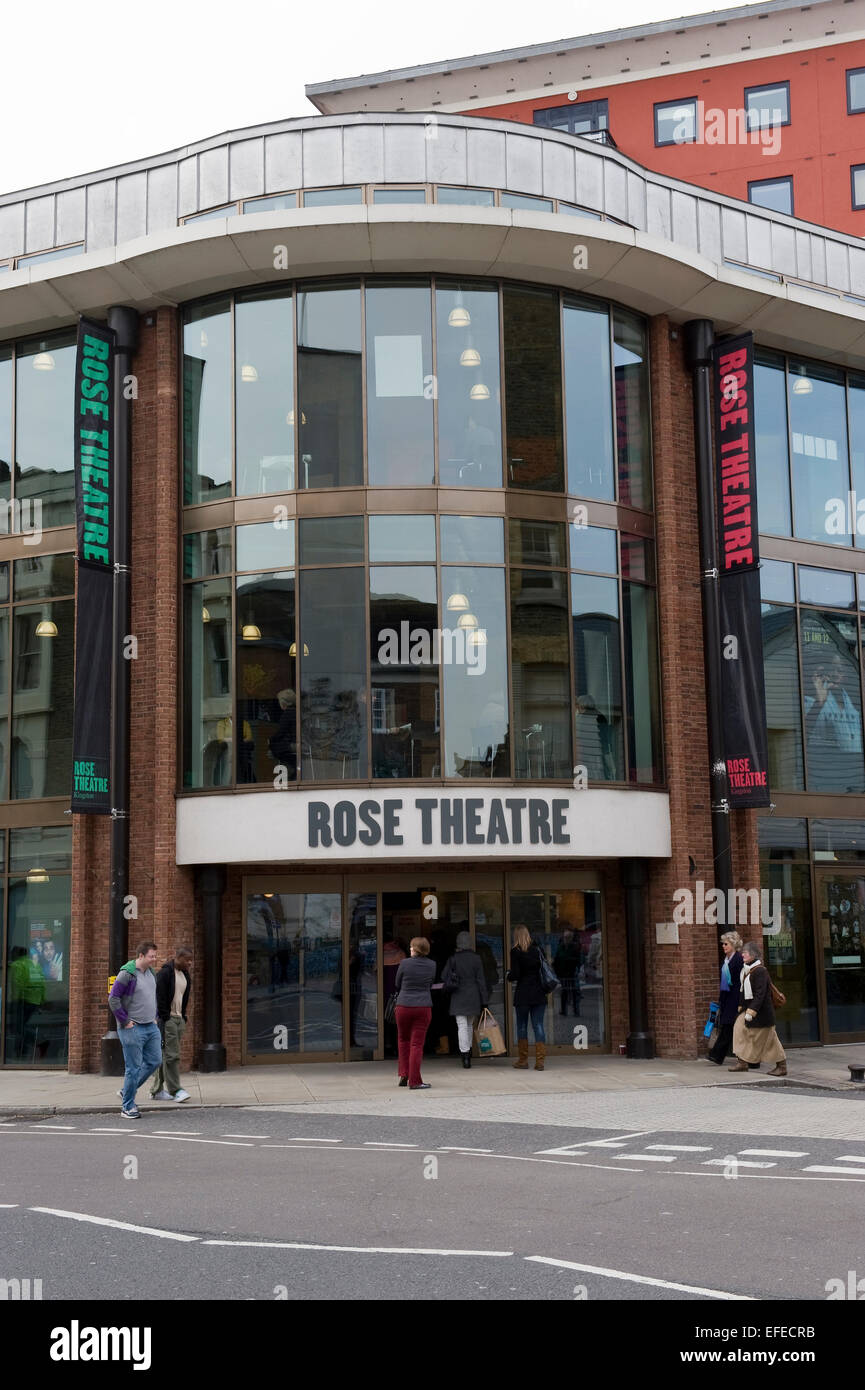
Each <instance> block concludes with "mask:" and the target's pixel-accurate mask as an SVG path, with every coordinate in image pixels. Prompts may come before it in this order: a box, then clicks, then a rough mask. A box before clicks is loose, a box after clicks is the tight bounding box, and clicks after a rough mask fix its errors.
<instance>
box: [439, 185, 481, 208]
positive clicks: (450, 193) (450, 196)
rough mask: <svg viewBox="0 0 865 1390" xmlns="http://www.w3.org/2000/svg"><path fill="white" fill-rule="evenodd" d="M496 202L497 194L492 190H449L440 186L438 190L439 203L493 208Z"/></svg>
mask: <svg viewBox="0 0 865 1390" xmlns="http://www.w3.org/2000/svg"><path fill="white" fill-rule="evenodd" d="M495 201H496V199H495V194H494V193H493V190H492V189H491V188H447V187H445V186H443V185H442V184H439V186H438V188H437V189H436V202H437V203H462V204H469V205H471V206H474V207H481V208H491V207H492V206H493V204H494V203H495Z"/></svg>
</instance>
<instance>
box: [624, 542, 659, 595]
mask: <svg viewBox="0 0 865 1390" xmlns="http://www.w3.org/2000/svg"><path fill="white" fill-rule="evenodd" d="M621 548H622V578H623V579H636V580H639V581H641V582H642V583H644V584H654V583H655V545H654V542H653V541H648V540H644V539H643V537H642V536H629V535H626V534H625V532H622V533H621Z"/></svg>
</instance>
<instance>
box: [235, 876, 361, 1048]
mask: <svg viewBox="0 0 865 1390" xmlns="http://www.w3.org/2000/svg"><path fill="white" fill-rule="evenodd" d="M246 979H247V986H246V1051H247V1054H248V1055H250V1056H266V1057H273V1056H275V1055H276V1056H279V1055H280V1054H279V1053H274V1046H275V1041H276V1039H277V1038H279V1040H280V1047H281V1048H284V1052H283V1053H282V1054H281V1055H283V1056H284V1055H285V1054H288V1055H289V1056H290V1055H291V1054H293V1053H297V1054H301V1055H305V1054H308V1053H311V1052H318V1053H328V1052H331V1053H338V1054H341V1053H342V894H341V893H338V892H337V893H249V894H248V895H247V898H246Z"/></svg>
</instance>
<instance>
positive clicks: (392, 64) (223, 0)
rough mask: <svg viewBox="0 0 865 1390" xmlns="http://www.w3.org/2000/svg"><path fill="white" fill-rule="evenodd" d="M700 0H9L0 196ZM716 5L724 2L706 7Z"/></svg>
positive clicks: (673, 11)
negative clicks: (421, 71)
mask: <svg viewBox="0 0 865 1390" xmlns="http://www.w3.org/2000/svg"><path fill="white" fill-rule="evenodd" d="M726 7H727V8H732V5H728V6H726ZM710 8H711V0H707V3H705V4H699V3H695V0H606V3H605V4H604V5H599V4H598V3H597V0H570V3H565V0H544V3H543V4H542V5H538V6H534V5H531V4H526V2H525V0H495V3H493V0H473V2H472V0H355V2H354V3H350V2H349V0H326V3H321V0H319V3H315V0H312V3H310V0H247V2H246V3H240V0H233V3H227V0H138V3H133V4H130V3H129V0H126V3H124V2H123V0H89V3H87V4H86V5H77V4H69V0H41V3H40V4H38V5H36V6H32V5H31V6H27V5H23V4H18V5H15V6H11V5H10V6H8V7H6V8H5V11H4V16H3V20H2V32H0V45H2V48H0V51H2V56H3V65H2V67H3V74H2V87H0V93H2V94H0V103H2V107H0V109H2V116H3V123H2V135H0V192H4V193H5V192H12V191H13V190H17V189H20V188H27V187H31V186H33V185H34V184H39V183H45V182H48V181H49V180H52V179H60V178H67V177H71V176H73V175H76V174H83V173H89V172H90V171H92V170H95V169H101V168H104V167H106V166H107V165H111V164H120V163H125V162H126V161H128V160H133V159H140V158H142V157H145V156H147V155H152V154H159V153H160V152H161V151H163V150H170V149H175V148H176V147H178V146H180V145H185V144H187V143H189V142H190V141H194V140H199V139H203V138H205V137H207V136H209V135H217V134H219V133H220V132H221V131H223V130H232V129H237V128H239V127H242V126H250V125H257V124H258V123H259V122H263V121H274V120H279V119H281V118H283V117H287V116H303V115H308V114H312V113H313V111H314V108H313V107H312V105H311V104H310V103H309V102H308V101H307V99H306V97H305V95H304V90H303V89H304V85H305V84H306V83H307V82H324V81H327V80H328V79H331V78H337V77H354V76H357V75H359V74H361V73H365V72H367V73H368V72H380V71H383V70H384V69H386V68H397V67H408V66H411V65H412V64H415V63H431V62H435V61H437V60H441V59H444V58H458V57H462V56H465V55H468V54H471V53H483V52H489V51H491V50H495V49H499V48H515V47H519V46H520V45H522V44H532V43H545V42H548V41H551V40H555V39H562V38H572V37H574V36H576V35H579V34H592V33H597V32H598V31H599V30H601V29H612V28H614V27H616V26H622V27H626V26H628V25H632V24H645V23H649V22H651V21H652V20H658V19H672V18H678V17H679V16H680V15H682V14H700V13H702V12H704V11H707V10H709V9H710ZM715 8H724V6H723V4H722V3H717V0H716V5H715Z"/></svg>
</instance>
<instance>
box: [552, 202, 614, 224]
mask: <svg viewBox="0 0 865 1390" xmlns="http://www.w3.org/2000/svg"><path fill="white" fill-rule="evenodd" d="M558 210H559V212H567V213H570V214H571V215H572V216H574V217H591V218H592V220H593V221H594V222H601V221H603V218H602V217H601V214H600V213H599V212H592V211H591V209H590V208H578V207H577V206H576V205H575V204H573V203H563V202H562V201H561V200H560V201H559V207H558Z"/></svg>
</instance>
